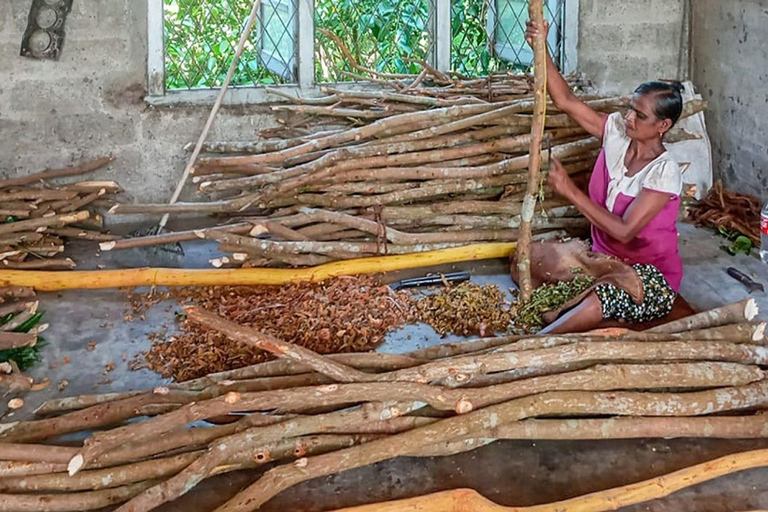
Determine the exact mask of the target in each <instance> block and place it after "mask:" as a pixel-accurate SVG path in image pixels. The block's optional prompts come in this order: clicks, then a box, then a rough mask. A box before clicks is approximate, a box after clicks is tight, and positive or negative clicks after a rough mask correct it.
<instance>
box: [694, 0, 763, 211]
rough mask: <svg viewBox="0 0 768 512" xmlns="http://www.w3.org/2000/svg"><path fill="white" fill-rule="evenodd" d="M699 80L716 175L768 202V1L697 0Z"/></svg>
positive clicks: (696, 29)
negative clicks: (767, 135) (707, 103)
mask: <svg viewBox="0 0 768 512" xmlns="http://www.w3.org/2000/svg"><path fill="white" fill-rule="evenodd" d="M693 4H694V9H693V13H694V19H693V45H692V46H693V59H694V66H693V69H694V78H695V81H696V84H697V85H698V87H699V90H700V92H701V93H702V94H703V95H704V97H705V99H707V100H708V101H709V108H708V109H707V113H706V118H707V124H708V128H709V133H710V136H711V139H712V150H713V158H714V167H715V174H716V176H718V175H719V176H720V177H722V178H724V180H725V183H726V186H728V187H731V188H735V189H737V190H740V191H742V192H746V193H750V194H756V195H758V196H759V197H761V198H762V199H763V200H765V199H768V192H767V189H768V150H766V140H767V139H766V134H768V85H766V84H768V0H730V1H723V0H695V1H694V2H693Z"/></svg>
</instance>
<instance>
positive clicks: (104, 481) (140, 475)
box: [0, 452, 200, 493]
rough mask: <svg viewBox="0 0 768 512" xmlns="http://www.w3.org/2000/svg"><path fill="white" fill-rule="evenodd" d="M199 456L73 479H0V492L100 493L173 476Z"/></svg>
mask: <svg viewBox="0 0 768 512" xmlns="http://www.w3.org/2000/svg"><path fill="white" fill-rule="evenodd" d="M199 456H200V453H199V452H198V453H196V452H192V453H184V454H181V455H176V456H173V457H167V458H164V459H154V460H149V461H144V462H137V463H134V464H128V465H125V466H117V467H114V468H107V469H96V470H93V471H83V472H81V473H78V474H77V475H75V476H73V477H70V476H69V475H67V474H66V473H54V474H49V475H30V476H23V477H22V476H17V477H9V478H3V479H0V492H24V493H29V492H72V491H98V490H101V489H109V488H112V487H120V486H124V485H130V484H134V483H137V482H143V481H145V480H154V479H158V478H164V477H168V476H171V475H174V474H176V473H178V472H179V471H181V470H182V469H184V468H185V467H187V466H188V465H189V464H191V463H192V462H193V461H194V460H196V459H197V458H198V457H199Z"/></svg>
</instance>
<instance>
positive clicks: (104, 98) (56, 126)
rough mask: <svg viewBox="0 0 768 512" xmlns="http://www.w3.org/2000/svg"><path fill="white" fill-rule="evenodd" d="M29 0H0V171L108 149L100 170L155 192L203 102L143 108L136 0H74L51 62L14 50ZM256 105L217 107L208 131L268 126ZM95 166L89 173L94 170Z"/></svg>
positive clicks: (142, 45) (237, 132)
mask: <svg viewBox="0 0 768 512" xmlns="http://www.w3.org/2000/svg"><path fill="white" fill-rule="evenodd" d="M30 4H31V0H2V1H0V78H1V79H0V171H3V170H9V171H10V173H16V172H19V173H26V172H29V171H31V170H35V169H39V168H43V167H46V166H56V167H60V166H64V165H67V164H69V163H70V162H72V161H73V160H77V159H79V158H89V157H98V156H102V155H104V154H112V155H115V156H116V157H117V160H116V162H115V163H114V164H113V165H111V166H110V168H109V169H107V170H106V171H105V172H101V173H100V174H98V176H99V177H100V178H103V179H114V180H117V181H119V182H120V184H121V185H123V187H124V188H125V189H126V191H127V193H128V195H129V196H130V197H132V198H133V199H134V200H137V202H138V200H140V201H141V202H153V201H159V202H165V201H167V200H168V198H170V196H171V193H172V190H173V189H174V188H175V184H176V181H177V180H178V179H179V177H180V175H181V172H182V171H183V169H184V164H185V161H186V160H185V158H186V157H187V156H188V155H187V154H186V153H184V152H182V151H181V148H182V147H183V145H184V144H185V143H187V142H189V141H194V140H196V139H197V137H198V136H199V134H200V132H201V131H202V128H203V124H204V123H205V119H206V117H207V112H208V111H209V110H210V107H208V108H189V107H184V108H163V109H159V108H151V107H149V106H147V104H146V103H145V102H144V101H143V97H144V94H145V92H144V91H145V88H146V74H147V70H146V53H147V52H146V39H147V37H146V16H147V14H146V12H147V8H146V5H147V2H146V0H119V1H115V0H87V1H81V0H77V1H75V2H74V6H73V10H72V12H71V13H70V15H69V17H68V18H67V24H66V39H65V42H64V49H63V52H62V55H61V58H60V60H59V61H58V62H53V61H37V60H33V59H27V58H22V57H19V48H20V44H21V38H22V35H23V33H24V29H25V27H26V21H27V15H28V12H29V6H30ZM266 112H267V109H266V108H265V107H248V108H239V109H232V108H229V109H223V110H222V111H221V112H220V113H219V117H218V118H217V122H216V123H214V128H213V130H212V132H211V135H210V139H227V138H228V139H241V138H248V137H252V136H254V135H253V134H255V132H256V131H257V130H259V129H262V128H265V127H268V126H273V124H274V122H273V120H272V117H271V116H270V115H265V114H266ZM94 176H97V175H94Z"/></svg>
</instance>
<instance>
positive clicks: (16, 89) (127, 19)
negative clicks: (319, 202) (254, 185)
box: [0, 0, 682, 202]
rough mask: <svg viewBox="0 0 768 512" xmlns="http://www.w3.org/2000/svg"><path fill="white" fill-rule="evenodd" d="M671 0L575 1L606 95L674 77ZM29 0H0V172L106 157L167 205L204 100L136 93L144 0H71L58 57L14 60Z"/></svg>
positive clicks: (225, 119) (229, 133) (587, 66)
mask: <svg viewBox="0 0 768 512" xmlns="http://www.w3.org/2000/svg"><path fill="white" fill-rule="evenodd" d="M680 1H681V0H581V16H580V24H581V42H580V48H579V60H580V64H581V68H582V70H583V71H584V72H585V73H586V74H587V76H589V77H592V78H594V79H595V81H596V83H597V84H598V85H599V86H601V88H602V89H603V90H604V91H606V92H615V91H629V90H631V88H633V87H634V86H636V85H637V84H638V83H639V82H642V81H644V80H647V79H649V78H655V77H657V76H665V77H669V76H675V74H676V70H677V41H678V39H679V31H680V25H681V19H682V15H681V9H680V7H679V5H678V4H679V2H680ZM30 3H31V0H2V1H0V78H2V79H1V80H0V173H4V174H16V173H27V172H30V171H33V170H37V169H40V168H43V167H46V166H63V165H67V164H69V163H71V162H72V161H74V160H78V159H80V158H89V157H97V156H102V155H104V154H113V155H115V156H116V157H117V161H116V162H115V163H114V164H113V165H112V166H111V167H110V168H108V169H107V170H105V171H104V172H101V173H100V174H98V175H95V177H98V178H100V179H115V180H117V181H119V182H120V183H121V184H122V185H123V186H124V187H125V189H126V190H127V193H128V195H129V197H131V198H132V200H134V201H137V202H139V201H140V202H164V201H166V200H167V199H168V198H169V197H170V195H171V192H172V190H173V188H174V186H175V183H176V181H177V180H178V178H179V176H180V175H181V172H182V170H183V168H184V162H185V158H186V156H187V155H186V154H185V153H183V152H182V151H181V148H182V146H183V145H184V144H185V143H186V142H189V141H192V140H195V139H196V138H197V136H198V135H199V133H200V131H201V130H202V127H203V124H204V121H205V118H206V115H207V112H208V108H205V107H197V108H192V107H183V108H181V107H179V108H153V107H149V106H148V105H147V104H145V103H144V101H143V100H142V98H143V95H144V90H145V85H146V39H147V38H146V21H147V20H146V0H119V1H115V0H88V1H81V0H76V1H75V2H74V9H73V12H72V13H71V14H70V16H69V18H68V20H67V26H66V42H65V45H64V50H63V53H62V56H61V59H60V60H59V61H58V62H52V61H35V60H31V59H26V58H21V57H19V47H20V42H21V37H22V34H23V32H24V28H25V26H26V18H27V14H28V11H29V6H30ZM273 124H274V120H273V118H272V117H271V116H270V115H268V114H267V110H266V109H265V108H264V107H242V108H239V109H232V108H229V109H225V110H223V111H222V112H221V113H220V114H219V117H218V118H217V121H216V123H215V126H214V129H213V132H212V133H211V135H210V139H246V138H250V137H251V136H252V135H253V134H254V133H255V132H256V131H257V130H259V129H262V128H265V127H269V126H272V125H273Z"/></svg>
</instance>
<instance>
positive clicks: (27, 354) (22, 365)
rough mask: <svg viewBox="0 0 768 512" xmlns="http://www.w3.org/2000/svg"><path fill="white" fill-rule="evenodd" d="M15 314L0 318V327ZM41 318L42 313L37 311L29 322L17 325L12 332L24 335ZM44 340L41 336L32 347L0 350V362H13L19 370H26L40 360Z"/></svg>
mask: <svg viewBox="0 0 768 512" xmlns="http://www.w3.org/2000/svg"><path fill="white" fill-rule="evenodd" d="M15 316H16V315H15V314H11V315H6V316H5V317H3V318H0V326H2V325H5V324H7V323H8V322H10V321H11V320H13V318H14V317H15ZM42 318H43V311H38V312H37V313H35V315H34V316H32V317H31V318H30V319H29V320H27V321H26V322H24V323H22V324H21V325H19V326H18V327H17V328H16V329H14V330H13V332H21V333H26V332H29V331H30V330H32V328H33V327H35V326H36V325H37V324H38V323H40V320H41V319H42ZM45 343H46V342H45V339H43V337H42V336H38V338H37V343H36V344H35V345H34V346H32V347H20V348H12V349H8V350H0V362H5V361H13V362H14V363H16V364H17V365H18V367H19V369H20V370H22V371H23V370H26V369H27V368H29V367H31V366H32V365H34V364H35V363H37V362H39V361H40V359H41V356H40V349H41V348H43V346H44V345H45Z"/></svg>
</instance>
